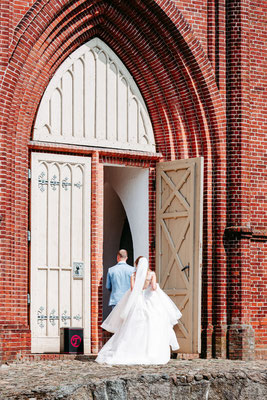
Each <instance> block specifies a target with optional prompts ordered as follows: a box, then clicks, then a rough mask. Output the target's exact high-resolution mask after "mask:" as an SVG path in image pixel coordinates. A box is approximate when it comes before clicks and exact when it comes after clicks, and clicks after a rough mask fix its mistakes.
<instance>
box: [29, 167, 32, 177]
mask: <svg viewBox="0 0 267 400" xmlns="http://www.w3.org/2000/svg"><path fill="white" fill-rule="evenodd" d="M28 179H32V170H31V169H30V168H29V169H28Z"/></svg>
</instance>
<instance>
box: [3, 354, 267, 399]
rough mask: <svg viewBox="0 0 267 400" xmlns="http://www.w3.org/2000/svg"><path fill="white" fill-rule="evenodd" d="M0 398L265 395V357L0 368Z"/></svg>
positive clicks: (43, 363) (67, 362)
mask: <svg viewBox="0 0 267 400" xmlns="http://www.w3.org/2000/svg"><path fill="white" fill-rule="evenodd" d="M0 399H1V400H2V399H3V400H6V399H32V400H33V399H78V400H84V399H92V400H93V399H94V400H98V399H99V400H102V399H103V400H110V399H111V400H117V399H118V400H124V399H127V400H128V399H132V400H133V399H136V400H138V399H168V400H170V399H182V400H187V399H205V400H207V399H211V400H216V399H227V400H232V399H238V400H240V399H248V400H252V399H253V400H255V399H259V400H264V399H267V362H266V361H256V362H243V361H230V360H200V359H197V360H192V361H188V360H187V361H183V360H171V361H170V362H169V363H168V364H167V365H164V366H107V365H105V366H103V365H98V364H97V363H96V362H94V361H93V360H89V359H86V358H82V357H81V359H80V360H77V359H76V360H74V359H73V360H57V361H39V362H36V361H31V362H26V361H24V362H17V363H12V364H3V365H2V366H1V367H0Z"/></svg>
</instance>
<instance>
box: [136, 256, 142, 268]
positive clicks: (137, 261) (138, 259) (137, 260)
mask: <svg viewBox="0 0 267 400" xmlns="http://www.w3.org/2000/svg"><path fill="white" fill-rule="evenodd" d="M143 257H144V256H139V257H137V259H136V260H135V262H134V264H135V265H136V267H137V265H138V263H139V261H140V258H143Z"/></svg>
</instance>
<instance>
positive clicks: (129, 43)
mask: <svg viewBox="0 0 267 400" xmlns="http://www.w3.org/2000/svg"><path fill="white" fill-rule="evenodd" d="M95 36H98V37H100V38H101V39H102V40H103V41H105V42H106V43H107V44H108V45H109V46H110V47H111V48H112V49H113V51H114V52H115V53H116V54H117V55H118V56H119V57H120V59H121V60H122V61H123V62H124V64H125V65H126V67H127V68H128V70H129V71H130V72H131V74H132V75H133V77H134V79H135V81H136V83H137V84H138V86H139V89H140V91H141V93H142V95H143V97H144V99H145V102H146V104H147V107H148V110H149V114H150V117H151V121H152V124H153V129H154V135H155V139H156V144H157V150H158V151H159V152H161V153H162V154H163V157H164V158H165V159H166V160H168V159H175V158H185V157H194V156H199V155H203V156H204V157H205V182H204V187H205V195H204V201H205V205H204V249H203V250H204V252H203V260H204V264H203V288H204V291H203V318H202V326H203V352H204V353H205V354H211V333H212V326H213V325H214V326H215V327H216V328H215V331H216V338H215V339H216V340H215V347H214V348H215V349H216V354H217V355H223V353H224V343H223V340H224V338H225V333H224V332H223V329H224V326H225V324H226V315H225V286H224V284H223V281H224V278H225V277H224V274H225V268H224V266H225V254H224V249H223V243H222V237H223V230H224V227H225V208H224V207H225V179H226V178H225V171H226V168H225V116H224V111H223V107H222V104H221V100H220V96H219V92H218V89H217V86H216V82H215V78H214V75H213V71H212V68H211V66H210V64H209V61H208V59H207V57H206V56H205V54H204V51H203V49H202V48H201V45H200V44H199V42H198V41H197V39H196V38H195V37H194V34H193V33H192V30H191V29H190V26H189V24H188V23H187V22H186V20H185V19H184V18H183V16H182V14H181V13H180V12H179V10H178V9H177V8H176V7H175V5H174V3H173V2H171V1H169V0H161V1H160V0H156V1H154V0H145V1H139V0H131V1H127V2H126V1H119V0H114V1H105V0H103V1H100V0H99V1H85V0H84V1H82V0H81V1H79V2H77V1H75V2H74V1H67V2H66V1H59V0H50V1H48V2H47V1H42V0H40V1H36V2H35V3H34V4H33V6H32V8H31V9H30V10H29V12H28V13H27V14H26V15H25V16H24V18H23V19H22V20H21V22H20V24H19V25H18V26H17V28H16V30H15V34H14V38H13V42H12V46H11V55H10V60H9V66H8V68H7V71H6V74H5V77H4V79H3V83H2V96H1V100H0V107H1V109H2V110H3V114H2V115H4V117H3V120H2V127H3V136H2V143H3V146H2V149H3V150H2V155H1V157H2V166H3V167H4V169H5V171H6V175H5V179H4V180H3V186H4V188H5V193H6V196H5V198H4V199H3V201H4V202H5V203H6V204H8V205H9V206H8V207H6V208H5V210H4V211H3V212H4V213H5V215H4V221H3V223H2V226H1V237H2V238H3V241H4V244H5V245H6V247H5V250H3V254H2V255H1V256H2V260H3V262H4V263H6V264H7V265H10V268H11V270H12V271H13V272H12V273H14V274H15V273H18V274H19V275H20V276H21V289H20V286H19V284H18V281H16V282H15V280H14V286H13V287H10V291H9V293H10V297H9V298H8V302H9V304H11V305H12V302H13V300H12V298H11V292H12V291H14V293H16V294H17V295H18V294H19V293H20V294H21V298H22V300H21V305H20V307H19V318H18V319H17V321H18V323H17V325H16V324H15V325H16V326H15V325H14V317H12V316H10V318H9V319H8V320H7V323H8V324H10V326H11V325H12V324H13V325H12V326H14V330H17V331H21V332H22V330H23V329H24V331H25V332H28V331H27V329H28V326H27V309H26V300H25V298H26V293H25V290H23V288H24V287H25V282H27V279H28V277H27V274H26V271H27V267H26V266H27V264H28V261H27V258H28V254H27V251H28V250H27V240H26V231H27V226H28V191H27V188H26V185H25V181H26V180H27V170H26V165H27V163H28V142H29V139H30V138H31V133H32V127H33V124H34V119H35V116H36V112H37V109H38V105H39V102H40V99H41V97H42V94H43V92H44V90H45V88H46V86H47V84H48V82H49V80H50V79H51V77H52V75H53V73H54V72H55V70H56V69H57V68H58V66H59V65H60V64H61V63H62V62H63V60H64V59H65V58H66V57H67V56H68V55H69V54H70V53H71V52H73V51H74V50H75V49H76V48H77V47H79V46H80V45H81V44H83V43H84V42H86V41H87V40H89V39H90V38H92V37H95ZM10 181H12V182H14V185H13V186H12V187H8V185H9V182H10ZM15 227H16V229H15ZM18 243H19V249H20V250H19V251H17V250H16V251H15V248H16V244H18ZM8 254H10V255H11V256H10V257H11V258H9V256H8ZM215 266H216V269H215ZM215 270H216V280H217V282H220V283H221V284H220V285H219V286H218V285H216V288H215V287H214V288H212V281H213V280H214V279H213V278H214V277H215V276H212V274H213V273H215ZM20 291H21V292H20ZM212 301H213V304H214V305H216V306H215V307H212ZM24 331H23V332H24ZM23 332H22V333H21V335H22V336H23V335H24V333H23ZM24 336H25V335H24ZM24 336H23V337H24ZM25 346H26V345H25Z"/></svg>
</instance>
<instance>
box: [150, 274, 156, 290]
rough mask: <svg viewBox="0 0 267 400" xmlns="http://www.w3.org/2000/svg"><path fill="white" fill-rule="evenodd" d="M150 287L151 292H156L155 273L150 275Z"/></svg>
mask: <svg viewBox="0 0 267 400" xmlns="http://www.w3.org/2000/svg"><path fill="white" fill-rule="evenodd" d="M151 287H152V290H156V289H157V277H156V273H155V272H153V273H152V278H151Z"/></svg>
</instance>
